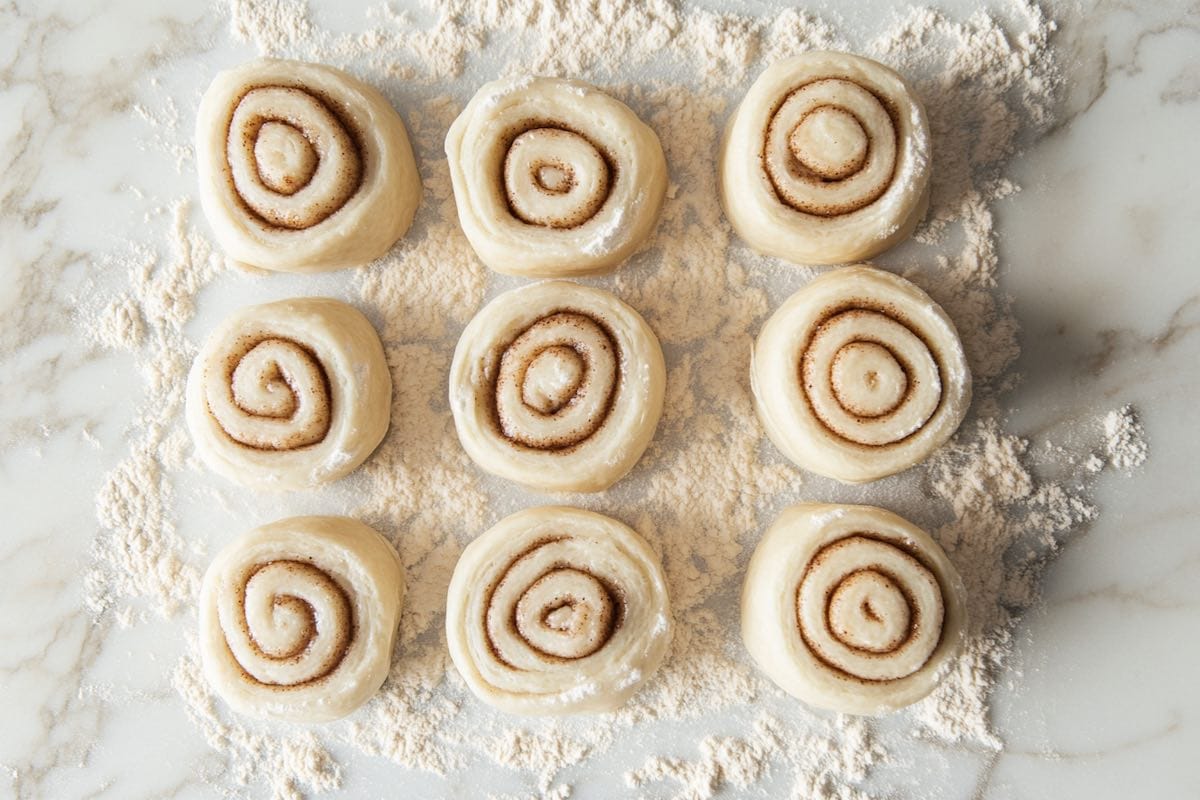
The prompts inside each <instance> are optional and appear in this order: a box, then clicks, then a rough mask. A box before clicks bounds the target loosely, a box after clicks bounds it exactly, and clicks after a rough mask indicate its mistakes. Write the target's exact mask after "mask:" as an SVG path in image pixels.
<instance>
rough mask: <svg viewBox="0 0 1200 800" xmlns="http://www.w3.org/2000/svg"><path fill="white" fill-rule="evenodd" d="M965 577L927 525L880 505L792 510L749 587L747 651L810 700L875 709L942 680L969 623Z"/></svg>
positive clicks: (758, 557) (745, 596)
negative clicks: (959, 573)
mask: <svg viewBox="0 0 1200 800" xmlns="http://www.w3.org/2000/svg"><path fill="white" fill-rule="evenodd" d="M963 592H964V590H963V586H962V581H961V579H960V578H959V577H958V574H957V572H956V571H955V570H954V567H953V565H952V564H951V563H950V561H949V560H948V559H947V558H946V555H945V553H944V552H943V551H942V549H941V548H940V547H938V545H937V543H936V542H934V541H933V539H931V538H930V537H929V536H928V534H926V533H925V532H924V531H922V530H921V529H919V528H917V527H916V526H914V525H912V524H911V523H909V522H907V521H906V520H904V519H902V518H900V517H898V516H896V515H895V514H891V513H889V512H887V511H884V510H883V509H879V508H873V507H871V506H835V505H818V504H806V505H799V506H795V507H793V508H790V509H788V510H786V511H785V512H784V513H783V514H782V515H781V517H780V519H779V520H778V521H777V522H776V523H775V525H773V526H772V527H771V529H770V530H768V531H767V533H766V535H764V537H763V539H762V541H761V542H760V543H759V546H758V548H757V550H756V551H755V553H754V556H753V557H752V559H751V562H750V567H749V569H748V570H747V573H746V579H745V585H744V588H743V593H742V634H743V638H744V640H745V642H746V646H747V648H748V649H749V650H750V653H751V655H753V656H754V658H755V660H756V661H757V662H758V664H759V666H760V667H762V669H763V671H765V672H766V673H767V674H768V675H769V676H770V677H771V678H772V679H773V680H774V681H775V682H776V683H778V684H779V685H780V686H781V687H782V688H783V689H784V690H786V691H787V692H789V693H790V694H792V695H794V696H796V697H798V698H800V699H801V700H804V701H805V702H808V703H811V704H813V705H817V706H820V707H822V708H828V709H831V710H835V711H844V712H849V713H858V714H875V713H880V712H883V711H889V710H892V709H895V708H899V707H901V706H904V705H908V704H909V703H913V702H916V701H917V700H919V699H920V698H922V697H924V696H925V695H926V694H928V693H929V692H930V691H932V690H933V688H934V687H935V686H936V685H937V683H938V682H939V680H940V679H941V676H942V674H944V672H945V669H944V667H945V666H946V665H947V664H948V662H949V661H951V660H952V659H953V658H954V656H955V655H956V654H957V652H958V650H959V648H960V646H961V642H962V638H963V635H964V634H963V631H964V628H965V611H964V608H965V604H964V601H963Z"/></svg>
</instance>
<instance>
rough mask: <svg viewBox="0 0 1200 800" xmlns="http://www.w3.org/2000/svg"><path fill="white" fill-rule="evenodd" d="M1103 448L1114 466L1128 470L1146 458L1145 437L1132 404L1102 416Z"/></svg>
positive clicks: (1138, 465) (1139, 464) (1140, 463)
mask: <svg viewBox="0 0 1200 800" xmlns="http://www.w3.org/2000/svg"><path fill="white" fill-rule="evenodd" d="M1104 450H1105V452H1106V453H1107V455H1108V461H1109V463H1110V464H1112V465H1113V466H1114V467H1116V468H1117V469H1119V470H1122V471H1124V472H1129V471H1131V470H1133V469H1136V468H1137V467H1140V466H1141V465H1142V462H1144V461H1145V460H1146V454H1147V449H1146V439H1145V432H1144V431H1143V430H1142V423H1141V422H1139V421H1138V418H1137V412H1135V411H1134V410H1133V406H1128V405H1127V406H1122V407H1121V408H1117V409H1113V410H1112V411H1110V412H1108V414H1107V415H1106V416H1105V417H1104Z"/></svg>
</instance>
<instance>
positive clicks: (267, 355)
mask: <svg viewBox="0 0 1200 800" xmlns="http://www.w3.org/2000/svg"><path fill="white" fill-rule="evenodd" d="M239 345H240V346H239V347H237V348H236V349H233V350H230V351H229V352H228V353H227V355H226V358H225V363H224V369H219V370H210V371H208V372H207V373H206V375H205V382H204V389H205V392H204V394H205V399H206V400H207V402H208V408H209V411H210V412H211V413H212V415H213V418H214V419H215V420H216V422H217V424H219V425H220V426H221V429H222V430H223V431H225V433H226V435H228V436H229V438H230V439H232V440H233V441H235V442H238V443H240V444H243V445H246V446H247V447H253V448H256V449H259V450H293V449H296V448H301V447H308V446H309V445H313V444H316V443H318V442H320V441H321V440H322V439H324V438H325V435H326V434H327V433H328V432H329V421H330V417H331V416H332V411H333V409H332V402H331V397H330V391H329V378H328V376H326V374H325V369H324V368H323V367H322V366H321V362H320V361H319V360H317V358H316V357H315V355H314V354H313V353H312V351H310V350H307V349H306V348H305V347H304V345H303V344H300V343H298V342H294V341H291V340H288V339H281V338H275V337H271V338H265V339H262V340H259V341H254V340H253V339H249V340H243V341H241V342H239Z"/></svg>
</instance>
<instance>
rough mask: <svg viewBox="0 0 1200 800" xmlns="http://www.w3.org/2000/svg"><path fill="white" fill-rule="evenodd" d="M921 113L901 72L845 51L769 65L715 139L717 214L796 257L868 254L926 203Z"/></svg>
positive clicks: (822, 260) (842, 258)
mask: <svg viewBox="0 0 1200 800" xmlns="http://www.w3.org/2000/svg"><path fill="white" fill-rule="evenodd" d="M930 150H931V147H930V137H929V123H928V121H927V119H926V115H925V110H924V108H923V107H922V105H921V102H920V100H919V99H918V98H917V97H916V95H915V93H914V92H913V90H912V87H910V86H909V85H908V83H906V82H905V80H904V79H903V78H902V77H901V76H900V75H898V74H897V73H895V72H894V71H892V70H891V69H889V68H887V67H885V66H883V65H882V64H879V63H876V62H874V61H871V60H870V59H866V58H862V57H860V56H855V55H850V54H848V53H830V52H813V53H804V54H802V55H798V56H795V57H793V58H789V59H786V60H784V61H780V62H778V63H776V64H773V65H772V66H770V67H768V68H767V69H766V70H765V71H764V72H763V73H762V74H761V75H760V76H759V77H758V79H757V80H756V81H755V82H754V84H753V85H752V86H751V87H750V90H749V91H748V92H747V93H746V96H745V98H743V100H742V102H741V104H740V105H739V106H738V109H737V111H736V112H735V113H734V115H733V117H732V118H731V119H730V122H729V127H728V129H727V130H726V132H725V137H724V139H723V141H722V144H721V156H720V187H721V200H722V204H723V206H724V208H725V214H726V216H727V217H728V218H729V221H730V222H731V223H732V224H733V227H734V229H735V230H736V231H737V232H738V235H739V236H741V237H742V239H744V240H745V241H746V243H747V244H749V245H750V246H751V247H752V248H754V249H755V250H757V251H759V252H761V253H764V254H766V255H771V256H775V257H777V258H782V259H784V260H786V261H792V262H795V263H800V264H844V263H848V262H851V261H858V260H860V259H865V258H871V257H872V256H875V255H877V254H879V253H881V252H883V251H884V250H887V249H888V248H890V247H892V246H894V245H896V244H898V243H899V242H901V241H903V240H904V239H907V238H908V237H909V236H910V235H911V234H912V231H913V229H914V228H915V227H916V225H917V223H918V222H920V220H921V218H922V217H924V216H925V211H926V209H927V207H928V205H929V175H930V167H931V160H930V159H931V152H930Z"/></svg>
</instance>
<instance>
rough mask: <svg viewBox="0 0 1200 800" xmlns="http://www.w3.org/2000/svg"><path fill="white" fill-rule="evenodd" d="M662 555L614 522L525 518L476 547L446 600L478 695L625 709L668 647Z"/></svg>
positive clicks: (462, 668)
mask: <svg viewBox="0 0 1200 800" xmlns="http://www.w3.org/2000/svg"><path fill="white" fill-rule="evenodd" d="M670 635H671V617H670V608H669V604H668V600H667V590H666V581H665V579H664V576H663V572H662V567H661V565H660V563H659V559H658V556H656V555H655V554H654V552H653V551H652V550H651V549H650V547H649V545H647V544H646V542H645V540H643V539H642V538H641V537H640V536H638V534H637V533H635V532H634V531H633V530H632V529H630V528H629V527H627V526H625V525H623V524H622V523H620V522H617V521H616V520H614V519H611V518H609V517H605V516H602V515H600V514H595V513H593V512H590V511H584V510H581V509H575V508H566V507H563V506H543V507H540V508H531V509H527V510H525V511H520V512H518V513H516V514H513V515H512V516H509V517H507V518H505V519H504V520H501V521H500V523H498V524H497V525H496V526H495V527H493V528H492V529H491V530H489V531H487V532H486V533H484V534H483V535H481V536H480V537H479V538H478V539H476V540H475V541H474V542H472V543H471V544H470V545H469V546H468V547H467V548H466V550H464V551H463V554H462V557H461V558H460V559H459V562H458V564H457V565H456V566H455V568H454V575H453V577H452V578H451V579H450V589H449V592H448V595H447V600H446V637H447V641H448V644H449V646H450V656H451V657H452V658H453V660H454V665H455V667H457V668H458V671H459V674H461V675H462V677H463V679H464V680H465V681H466V682H467V685H468V686H469V687H470V688H471V691H472V692H474V693H475V695H476V696H477V697H478V698H479V699H480V700H483V701H484V702H486V703H488V704H490V705H492V706H495V707H496V708H499V709H501V710H503V711H508V712H510V713H513V714H567V713H575V712H584V711H611V710H614V709H616V708H618V707H620V706H621V705H622V704H623V703H624V702H625V701H626V700H627V699H628V698H629V697H630V696H632V695H633V693H634V692H635V691H637V689H638V687H640V686H641V685H642V684H643V683H644V682H645V681H646V680H648V679H649V678H650V676H651V675H652V674H653V673H654V671H655V670H656V669H657V668H658V666H659V664H660V663H661V662H662V659H663V656H664V654H665V653H666V648H667V645H668V643H669V642H670Z"/></svg>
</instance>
